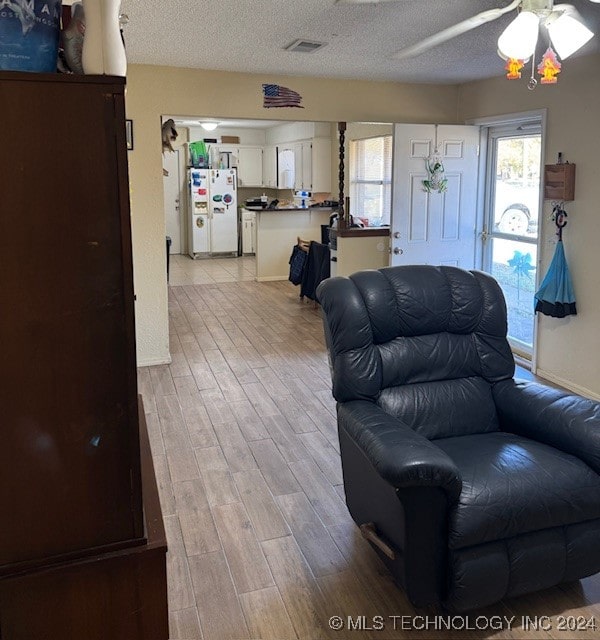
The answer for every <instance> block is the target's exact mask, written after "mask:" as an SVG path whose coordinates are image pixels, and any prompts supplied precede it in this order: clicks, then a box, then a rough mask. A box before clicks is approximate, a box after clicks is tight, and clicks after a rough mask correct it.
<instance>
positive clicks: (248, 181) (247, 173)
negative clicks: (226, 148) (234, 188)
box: [238, 147, 263, 187]
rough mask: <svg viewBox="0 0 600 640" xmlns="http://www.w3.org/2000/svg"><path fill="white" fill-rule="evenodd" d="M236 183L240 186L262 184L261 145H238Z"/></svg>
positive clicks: (257, 185) (260, 185)
mask: <svg viewBox="0 0 600 640" xmlns="http://www.w3.org/2000/svg"><path fill="white" fill-rule="evenodd" d="M238 185H239V186H240V187H262V186H263V149H262V147H240V148H239V155H238Z"/></svg>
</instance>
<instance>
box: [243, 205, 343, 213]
mask: <svg viewBox="0 0 600 640" xmlns="http://www.w3.org/2000/svg"><path fill="white" fill-rule="evenodd" d="M243 209H246V211H259V212H264V213H277V212H278V211H337V209H333V208H332V207H277V208H276V209H263V208H262V207H246V206H244V207H243Z"/></svg>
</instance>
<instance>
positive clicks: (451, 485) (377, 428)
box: [338, 400, 462, 503]
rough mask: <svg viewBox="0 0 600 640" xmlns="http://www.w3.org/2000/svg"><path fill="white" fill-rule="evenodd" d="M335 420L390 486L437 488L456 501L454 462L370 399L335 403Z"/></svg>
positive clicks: (459, 483) (458, 484)
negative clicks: (336, 418)
mask: <svg viewBox="0 0 600 640" xmlns="http://www.w3.org/2000/svg"><path fill="white" fill-rule="evenodd" d="M338 421H339V425H340V427H342V428H343V429H345V431H346V432H347V433H348V435H349V436H350V437H351V438H352V439H353V440H354V442H356V444H357V445H358V446H359V447H360V448H361V449H362V450H363V451H364V452H365V455H366V456H367V458H368V459H369V460H370V462H371V464H372V465H373V467H374V468H375V469H376V471H377V472H378V473H379V475H380V476H381V477H382V478H383V479H384V480H386V481H387V482H389V483H390V484H391V485H392V486H394V487H396V488H397V489H400V488H408V487H440V488H441V489H443V491H444V492H445V493H446V495H447V497H448V501H449V502H450V503H453V502H456V500H457V499H458V496H459V495H460V492H461V489H462V480H461V478H460V473H459V471H458V468H457V467H456V465H455V464H454V462H452V460H451V459H450V457H449V456H448V455H446V453H444V452H443V451H442V450H441V449H439V448H438V447H436V446H435V444H433V443H432V442H430V441H429V440H427V438H424V437H423V436H421V435H419V434H418V433H416V432H415V431H413V430H412V429H411V428H410V427H409V426H408V425H406V424H404V423H403V422H402V421H401V420H398V419H397V418H394V417H393V416H391V415H389V414H388V413H386V412H385V411H383V409H381V408H380V407H378V406H377V405H376V404H373V403H372V402H367V401H364V400H357V401H352V402H345V403H341V404H339V405H338Z"/></svg>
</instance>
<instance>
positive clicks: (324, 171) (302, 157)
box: [294, 138, 331, 193]
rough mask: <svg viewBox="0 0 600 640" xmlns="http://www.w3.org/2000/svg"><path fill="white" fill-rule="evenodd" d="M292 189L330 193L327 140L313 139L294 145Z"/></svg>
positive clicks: (329, 144) (328, 144)
mask: <svg viewBox="0 0 600 640" xmlns="http://www.w3.org/2000/svg"><path fill="white" fill-rule="evenodd" d="M294 189H297V190H299V189H301V190H303V191H312V192H313V193H331V140H329V138H313V139H312V140H302V141H301V142H296V143H295V144H294Z"/></svg>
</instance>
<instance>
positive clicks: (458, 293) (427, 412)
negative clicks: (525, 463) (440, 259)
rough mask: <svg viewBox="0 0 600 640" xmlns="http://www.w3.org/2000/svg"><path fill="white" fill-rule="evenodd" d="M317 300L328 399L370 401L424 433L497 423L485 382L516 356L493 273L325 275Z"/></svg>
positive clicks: (432, 270) (427, 269)
mask: <svg viewBox="0 0 600 640" xmlns="http://www.w3.org/2000/svg"><path fill="white" fill-rule="evenodd" d="M318 299H319V302H320V303H321V306H322V309H323V312H324V322H325V332H326V337H327V342H328V348H329V353H330V358H331V362H332V381H333V395H334V397H335V398H336V400H338V401H339V402H347V401H350V400H359V399H363V400H370V401H372V402H376V403H377V404H379V405H380V406H381V407H382V408H383V409H384V410H385V411H387V412H388V413H391V414H392V415H396V416H397V417H400V418H402V420H403V421H404V422H406V423H408V424H410V426H411V427H413V428H414V429H415V430H417V431H418V432H420V433H422V434H423V435H425V436H426V437H428V438H430V439H433V438H443V437H449V436H456V435H467V434H472V433H483V432H486V431H493V430H497V429H498V420H497V417H496V411H495V405H494V402H493V399H492V394H491V387H490V385H491V383H494V382H497V381H499V380H503V379H507V378H511V377H512V376H513V374H514V359H513V357H512V353H511V350H510V347H509V345H508V342H507V340H506V328H507V325H506V304H505V302H504V296H503V294H502V291H501V289H500V287H499V286H498V284H497V282H496V281H495V280H494V279H493V278H492V277H491V276H489V275H487V274H485V273H482V272H479V271H465V270H463V269H459V268H457V267H446V266H442V267H433V266H429V265H410V266H402V267H386V268H384V269H379V270H368V271H360V272H358V273H355V274H354V275H352V276H350V277H349V278H331V279H329V280H326V281H324V282H323V283H322V284H321V285H320V287H319V290H318Z"/></svg>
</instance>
